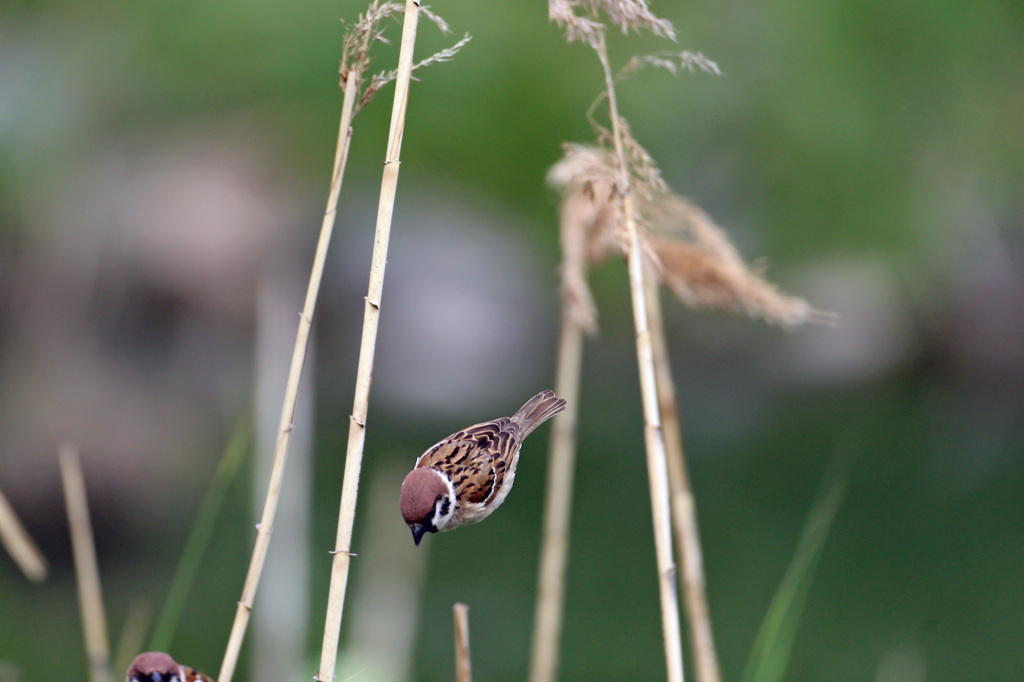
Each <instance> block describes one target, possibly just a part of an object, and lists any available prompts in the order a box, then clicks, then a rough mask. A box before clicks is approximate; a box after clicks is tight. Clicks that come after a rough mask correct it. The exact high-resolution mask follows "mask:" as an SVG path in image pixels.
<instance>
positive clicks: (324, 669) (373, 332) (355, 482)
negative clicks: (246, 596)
mask: <svg viewBox="0 0 1024 682" xmlns="http://www.w3.org/2000/svg"><path fill="white" fill-rule="evenodd" d="M418 19H419V3H418V2H416V0H406V3H405V21H404V23H403V25H402V44H401V48H400V50H399V55H398V74H397V76H396V78H395V100H394V104H393V106H392V109H391V128H390V132H389V134H388V146H387V155H386V157H385V159H384V175H383V178H382V179H381V189H380V201H379V204H378V209H377V225H376V231H375V233H374V242H373V256H372V260H371V264H370V283H369V288H368V291H367V295H366V302H365V305H364V309H363V332H362V340H361V342H360V345H359V364H358V367H357V370H356V387H355V397H354V400H353V406H352V415H351V417H350V418H349V430H348V445H347V447H346V450H345V473H344V479H343V481H342V487H341V504H340V509H339V511H338V533H337V538H336V541H335V545H334V558H333V561H332V565H331V586H330V590H329V592H328V595H327V614H326V618H325V623H324V641H323V647H322V649H321V652H320V669H319V672H318V673H317V676H316V679H317V680H321V682H330V680H332V679H333V678H334V669H335V665H336V662H337V658H338V639H339V637H340V635H341V617H342V612H343V610H344V606H345V590H346V588H347V586H348V572H349V565H350V564H351V560H352V554H351V553H350V552H351V546H352V526H353V524H354V523H355V514H356V496H357V494H358V492H359V474H360V470H361V469H362V463H363V443H364V441H365V438H366V413H367V408H368V405H369V401H370V380H371V377H372V374H373V357H374V353H375V351H376V347H377V326H378V322H379V320H380V304H381V293H382V291H383V288H384V267H385V265H386V263H387V255H388V241H389V239H390V237H391V218H392V215H393V213H394V208H395V193H396V192H397V189H398V170H399V165H400V158H401V152H402V133H403V132H404V130H405V110H406V106H407V104H408V102H409V83H410V81H411V76H412V66H413V63H412V57H413V47H414V46H415V44H416V25H417V21H418ZM351 90H354V88H346V97H347V96H348V92H349V91H351ZM221 682H224V681H223V680H221Z"/></svg>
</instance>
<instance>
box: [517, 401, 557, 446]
mask: <svg viewBox="0 0 1024 682" xmlns="http://www.w3.org/2000/svg"><path fill="white" fill-rule="evenodd" d="M564 409H565V401H564V400H562V399H561V398H559V397H558V396H557V395H555V392H554V391H541V392H540V393H538V394H537V395H535V396H533V397H532V398H530V399H529V400H527V401H526V404H525V405H523V406H522V407H520V408H519V411H518V412H516V413H515V414H514V415H512V421H514V422H515V423H517V424H519V428H520V429H522V436H521V437H522V438H526V437H527V436H528V435H530V433H531V432H532V431H533V430H534V429H535V428H537V427H538V426H540V425H541V424H543V423H544V422H546V421H547V420H548V419H551V418H552V417H554V416H555V415H556V414H558V413H559V412H561V411H562V410H564Z"/></svg>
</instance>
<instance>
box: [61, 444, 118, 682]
mask: <svg viewBox="0 0 1024 682" xmlns="http://www.w3.org/2000/svg"><path fill="white" fill-rule="evenodd" d="M58 455H59V460H60V475H61V481H62V482H63V484H64V503H65V505H66V507H67V512H68V530H69V531H70V532H71V550H72V553H73V554H74V559H75V577H76V578H77V581H78V604H79V607H80V609H81V612H82V631H83V633H84V635H85V653H86V656H87V657H88V659H89V679H90V680H91V682H113V679H114V678H113V676H112V675H111V672H110V641H109V640H108V639H107V616H106V612H105V610H104V608H103V591H102V590H101V589H100V567H99V563H98V562H97V560H96V541H95V538H94V536H93V533H92V521H90V519H89V500H88V497H87V496H86V493H85V476H84V475H83V474H82V462H81V460H80V458H79V456H78V448H76V447H75V446H74V445H72V444H70V443H63V444H61V446H60V450H59V452H58Z"/></svg>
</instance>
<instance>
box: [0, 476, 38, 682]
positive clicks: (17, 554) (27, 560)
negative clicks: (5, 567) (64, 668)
mask: <svg viewBox="0 0 1024 682" xmlns="http://www.w3.org/2000/svg"><path fill="white" fill-rule="evenodd" d="M0 545H3V546H4V547H5V548H6V549H7V552H8V553H9V554H10V555H11V558H12V559H14V563H16V564H18V568H20V569H21V572H22V573H24V574H25V577H26V578H28V579H29V580H31V581H32V582H36V583H38V582H42V581H43V580H45V579H46V573H47V571H48V570H49V568H48V567H47V564H46V557H44V556H43V553H42V552H40V551H39V547H37V546H36V543H34V542H33V541H32V538H31V536H29V534H28V531H26V530H25V526H24V525H22V523H21V521H20V520H19V519H18V515H17V514H15V513H14V508H13V507H12V506H11V503H10V502H8V501H7V498H6V497H4V494H3V492H0ZM0 679H2V678H0Z"/></svg>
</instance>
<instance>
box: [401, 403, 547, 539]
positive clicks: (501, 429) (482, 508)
mask: <svg viewBox="0 0 1024 682" xmlns="http://www.w3.org/2000/svg"><path fill="white" fill-rule="evenodd" d="M564 409H565V401H564V400H562V399H561V398H559V397H558V396H556V395H555V394H554V392H552V391H542V392H541V393H538V394H537V395H535V396H533V397H532V398H530V399H529V400H528V401H527V402H526V404H525V405H523V406H522V407H521V408H519V411H518V412H516V413H515V414H514V415H512V416H511V417H501V418H499V419H494V420H492V421H489V422H483V423H482V424H474V425H473V426H470V427H469V428H466V429H463V430H462V431H459V432H458V433H453V434H452V435H450V436H448V437H447V438H445V439H444V440H442V441H441V442H440V443H438V444H437V445H434V446H433V447H431V448H430V449H429V450H427V451H426V452H424V453H423V454H422V455H420V457H419V459H417V460H416V466H415V467H414V468H413V470H412V471H410V472H409V475H408V476H406V477H405V481H403V482H402V504H401V507H402V517H403V518H404V519H405V522H406V523H407V524H409V528H410V529H411V530H412V539H413V540H415V542H416V544H417V545H419V544H420V539H421V538H422V537H423V534H424V533H427V532H430V533H436V532H438V531H441V530H451V529H453V528H458V527H459V526H462V525H465V524H469V523H476V522H477V521H482V520H484V519H485V518H487V515H488V514H490V513H491V512H493V511H494V510H495V509H497V508H498V507H500V506H501V503H502V502H504V501H505V498H506V497H507V496H508V492H509V491H510V490H512V482H513V481H514V480H515V477H516V465H517V464H519V448H521V447H522V445H523V439H524V438H526V437H527V436H528V435H530V432H531V431H533V430H534V429H535V428H537V427H538V426H540V425H541V424H543V423H544V422H545V421H547V420H548V419H550V418H551V417H553V416H555V415H556V414H558V413H559V412H561V411H562V410H564Z"/></svg>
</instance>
